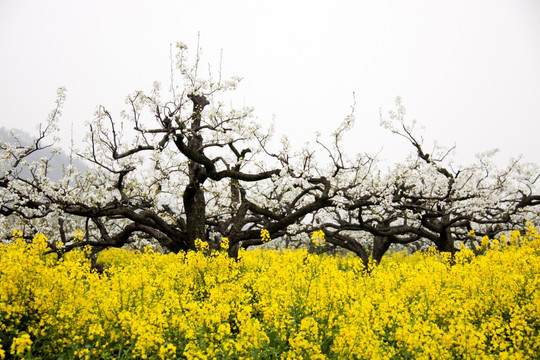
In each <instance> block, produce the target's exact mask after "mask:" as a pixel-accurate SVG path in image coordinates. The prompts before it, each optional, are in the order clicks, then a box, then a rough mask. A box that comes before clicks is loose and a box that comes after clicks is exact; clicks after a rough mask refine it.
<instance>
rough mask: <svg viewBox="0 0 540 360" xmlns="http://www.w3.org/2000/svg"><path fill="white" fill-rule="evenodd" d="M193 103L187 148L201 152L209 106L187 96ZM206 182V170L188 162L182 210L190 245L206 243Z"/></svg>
mask: <svg viewBox="0 0 540 360" xmlns="http://www.w3.org/2000/svg"><path fill="white" fill-rule="evenodd" d="M189 98H190V99H191V101H193V115H192V123H191V137H189V139H188V143H187V146H188V147H189V148H190V149H191V150H193V151H202V149H203V148H202V144H203V138H202V136H201V135H200V128H201V117H202V111H203V109H204V107H205V106H206V105H208V104H209V102H208V100H207V99H206V97H205V96H201V95H189ZM205 180H206V170H205V168H204V166H202V165H201V164H199V163H197V162H195V161H193V160H189V184H188V186H187V187H186V190H185V191H184V196H183V200H184V209H185V211H186V226H187V236H188V241H189V243H190V244H193V247H194V244H195V239H197V238H198V239H201V240H203V241H206V233H205V222H206V200H205V198H204V189H203V187H202V185H203V183H204V181H205Z"/></svg>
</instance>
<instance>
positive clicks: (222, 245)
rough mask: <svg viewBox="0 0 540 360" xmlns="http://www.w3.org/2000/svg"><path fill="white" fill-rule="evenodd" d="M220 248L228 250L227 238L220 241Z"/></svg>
mask: <svg viewBox="0 0 540 360" xmlns="http://www.w3.org/2000/svg"><path fill="white" fill-rule="evenodd" d="M221 248H222V249H223V250H227V249H229V238H226V237H224V238H222V239H221Z"/></svg>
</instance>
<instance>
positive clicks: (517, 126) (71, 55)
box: [0, 0, 540, 164]
mask: <svg viewBox="0 0 540 360" xmlns="http://www.w3.org/2000/svg"><path fill="white" fill-rule="evenodd" d="M199 31H200V34H201V46H202V48H203V55H204V59H203V60H205V61H206V62H211V63H213V64H217V63H218V62H219V56H220V51H221V50H222V49H223V70H224V74H225V75H239V76H241V77H243V78H244V80H243V82H242V84H241V87H240V89H239V96H240V97H237V99H241V103H237V104H238V105H239V106H242V105H243V104H244V103H245V104H246V105H250V106H254V107H255V109H256V114H257V115H258V118H259V121H260V122H261V123H263V124H268V123H270V122H271V120H272V117H273V116H274V115H275V124H276V130H277V131H278V132H281V133H285V134H287V135H288V136H289V137H290V138H291V140H292V142H293V144H295V145H296V146H298V147H299V146H301V145H302V144H303V143H305V142H306V141H313V140H314V138H315V137H314V133H315V131H320V132H322V133H325V132H327V133H328V132H331V131H332V130H333V129H335V127H336V126H337V125H338V124H339V122H341V120H342V119H343V117H344V116H345V115H346V114H347V113H348V112H349V110H350V106H351V105H352V98H353V97H352V93H353V92H355V93H356V101H357V106H356V116H357V121H356V126H355V128H354V130H353V131H352V132H351V134H350V135H349V138H348V142H347V146H348V149H349V152H350V153H353V152H370V153H377V152H378V151H379V150H380V149H381V148H384V150H383V151H382V153H381V154H380V156H381V157H382V158H385V159H391V160H396V159H400V158H402V157H403V156H404V154H405V153H408V152H409V151H410V150H411V148H410V146H408V144H407V143H406V142H405V141H404V140H403V139H400V138H398V137H395V136H393V135H390V134H389V133H388V131H386V130H383V129H381V128H380V127H379V109H382V111H383V112H384V113H386V111H387V110H391V109H393V103H394V99H395V97H396V96H398V95H399V96H401V97H402V98H403V100H404V104H405V106H406V107H407V110H408V114H409V117H410V118H411V119H412V118H414V119H417V120H418V122H419V123H420V124H422V125H424V126H425V128H426V129H425V135H426V136H425V137H426V143H428V144H431V143H432V142H433V141H434V140H437V141H438V142H439V143H441V144H445V145H450V146H451V145H453V144H456V145H457V155H458V160H460V161H462V162H469V161H471V159H472V155H473V154H474V153H476V152H480V151H484V150H488V149H491V148H494V147H498V148H500V149H501V155H500V157H501V158H502V160H503V162H504V163H506V160H507V159H508V158H510V157H516V156H519V155H520V154H523V155H524V158H525V160H527V161H532V162H536V163H539V164H540V152H539V147H540V145H539V144H540V1H538V0H505V1H502V0H481V1H474V0H455V1H436V0H425V1H421V0H414V1H384V0H378V1H375V0H373V1H292V0H287V1H281V0H280V1H277V0H272V1H264V2H263V1H253V0H252V1H231V0H227V1H220V0H216V1H204V0H199V1H194V0H192V1H187V0H179V1H159V0H155V1H147V0H146V1H135V0H122V1H101V0H99V1H96V0H94V1H84V2H83V1H73V0H62V1H41V0H35V1H27V0H0V99H1V100H0V102H1V105H2V106H1V111H0V126H6V127H13V126H16V127H19V128H22V129H24V130H26V131H33V130H34V129H35V127H36V124H37V123H38V122H40V121H43V120H44V119H45V118H46V116H47V114H48V112H49V111H50V109H51V108H52V106H53V101H54V98H55V93H56V88H57V87H58V86H61V85H62V86H66V87H67V89H68V98H67V102H66V107H65V111H64V117H63V120H62V124H63V128H64V130H65V131H64V134H65V135H66V136H69V133H70V127H71V124H72V123H73V124H74V127H75V133H76V136H79V135H80V134H81V133H82V132H83V131H85V129H83V128H82V126H83V124H84V122H85V121H86V120H88V119H90V118H92V116H93V112H94V110H95V108H96V106H97V105H99V104H102V105H105V106H106V107H107V108H109V109H110V110H112V112H113V113H117V112H118V111H119V110H120V109H121V108H123V106H124V99H125V97H126V95H127V94H128V93H130V92H132V91H133V90H138V89H142V90H147V89H149V88H150V87H151V84H152V82H153V81H154V80H160V81H162V83H163V85H164V88H166V87H167V85H168V79H169V71H170V64H169V45H170V44H174V43H176V42H178V41H181V42H184V43H186V44H188V45H189V46H190V48H191V50H192V51H194V50H195V44H196V42H197V32H199ZM192 53H193V52H192ZM351 155H352V154H351Z"/></svg>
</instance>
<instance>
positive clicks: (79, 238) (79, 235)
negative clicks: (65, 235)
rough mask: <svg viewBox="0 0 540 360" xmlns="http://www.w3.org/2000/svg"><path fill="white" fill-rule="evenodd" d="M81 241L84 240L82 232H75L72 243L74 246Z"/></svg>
mask: <svg viewBox="0 0 540 360" xmlns="http://www.w3.org/2000/svg"><path fill="white" fill-rule="evenodd" d="M83 239H84V233H83V232H82V230H76V231H75V233H74V234H73V241H74V242H75V243H76V244H78V243H80V242H81V241H83Z"/></svg>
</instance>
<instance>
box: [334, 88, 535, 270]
mask: <svg viewBox="0 0 540 360" xmlns="http://www.w3.org/2000/svg"><path fill="white" fill-rule="evenodd" d="M396 106H397V110H396V111H394V112H390V119H388V120H383V121H382V123H383V126H385V127H386V128H388V129H389V130H390V131H392V132H393V133H394V134H396V135H397V136H401V137H403V138H405V139H406V140H407V141H408V142H409V143H410V144H411V145H412V146H413V148H414V152H413V153H412V154H411V155H410V156H409V157H408V158H407V159H406V161H405V162H403V163H400V164H397V165H396V166H395V168H394V169H393V171H391V172H390V173H388V174H387V175H385V176H381V175H377V176H376V177H375V176H373V177H371V178H370V180H369V181H370V184H371V185H370V186H368V187H364V188H355V189H354V190H355V191H353V192H348V193H345V194H344V195H345V198H346V201H345V203H346V204H347V205H346V206H345V207H344V210H342V211H340V212H336V211H333V212H331V213H330V215H331V216H330V218H331V220H330V221H326V222H324V223H323V228H324V229H325V232H326V233H327V241H329V242H331V243H334V244H336V245H338V246H341V247H345V248H347V249H349V250H351V251H354V252H355V253H357V254H358V255H359V256H361V257H362V259H364V262H365V263H366V264H367V261H368V257H369V256H372V257H373V258H374V259H375V260H376V261H380V259H381V258H382V256H383V254H384V253H385V252H386V251H387V250H388V248H389V247H390V246H391V245H392V244H401V245H407V244H411V243H417V242H419V241H420V242H427V243H429V244H433V245H435V246H436V247H437V249H438V250H439V251H445V252H451V253H454V252H455V251H456V250H457V248H458V244H461V243H469V242H472V243H473V244H472V245H478V243H479V242H480V240H479V239H480V238H481V237H483V236H489V237H492V238H493V237H494V236H495V235H497V234H499V233H501V232H504V231H508V230H510V229H514V228H519V227H524V226H525V222H526V221H527V220H529V221H534V222H537V221H538V216H539V214H540V211H539V210H540V209H539V208H538V207H537V205H538V204H539V201H538V200H539V198H538V194H539V193H540V189H539V184H538V180H539V179H540V170H539V169H538V167H537V166H536V165H534V164H527V163H523V162H522V161H520V160H519V159H517V160H512V161H510V163H509V165H508V166H507V167H506V168H504V169H498V168H497V167H496V166H495V164H494V162H493V155H494V152H493V151H491V152H485V153H482V154H479V155H477V156H476V161H475V162H474V163H472V164H471V165H469V166H457V165H455V164H454V163H453V161H452V158H451V155H452V152H453V148H451V149H445V148H442V147H439V146H435V147H434V150H433V151H432V152H431V153H428V152H427V151H425V149H424V145H423V142H422V139H421V138H420V137H419V136H418V135H417V134H416V129H415V124H414V122H413V123H412V124H409V123H407V122H406V120H405V108H404V107H403V105H402V103H401V99H399V98H398V99H397V101H396ZM327 215H328V214H327ZM366 234H369V235H371V236H369V235H366ZM366 236H367V239H368V240H367V241H366V240H361V239H362V238H364V239H365V238H366Z"/></svg>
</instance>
